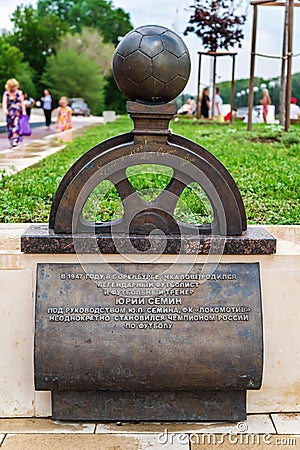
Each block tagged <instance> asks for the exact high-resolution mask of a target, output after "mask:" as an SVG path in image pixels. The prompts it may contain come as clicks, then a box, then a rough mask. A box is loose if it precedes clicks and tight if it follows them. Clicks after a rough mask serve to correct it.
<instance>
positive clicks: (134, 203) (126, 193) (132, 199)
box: [110, 170, 145, 214]
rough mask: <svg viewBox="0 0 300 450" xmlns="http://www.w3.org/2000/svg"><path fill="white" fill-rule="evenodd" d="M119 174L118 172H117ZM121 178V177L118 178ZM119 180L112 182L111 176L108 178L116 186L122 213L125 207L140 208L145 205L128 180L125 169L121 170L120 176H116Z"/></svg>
mask: <svg viewBox="0 0 300 450" xmlns="http://www.w3.org/2000/svg"><path fill="white" fill-rule="evenodd" d="M118 175H119V174H118ZM120 178H121V179H120ZM118 179H119V180H120V181H117V182H114V179H113V177H112V178H111V179H110V181H111V182H112V183H114V185H115V186H116V189H117V191H118V193H119V195H120V198H121V200H122V203H123V207H124V214H126V210H125V209H126V208H130V209H133V208H134V209H140V208H143V207H144V206H145V202H144V201H143V200H142V199H141V197H140V196H139V195H138V193H137V192H136V190H135V189H134V187H133V186H132V184H131V183H130V181H129V180H128V178H127V176H126V173H125V170H124V171H122V172H121V177H120V176H118Z"/></svg>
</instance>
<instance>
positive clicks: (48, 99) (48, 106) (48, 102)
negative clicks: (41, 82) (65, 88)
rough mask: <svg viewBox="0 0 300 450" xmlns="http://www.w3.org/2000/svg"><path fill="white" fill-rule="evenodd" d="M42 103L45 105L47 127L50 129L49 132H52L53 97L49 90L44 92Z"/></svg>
mask: <svg viewBox="0 0 300 450" xmlns="http://www.w3.org/2000/svg"><path fill="white" fill-rule="evenodd" d="M41 102H42V105H43V110H44V115H45V120H46V127H47V128H48V130H50V125H51V114H52V110H53V98H52V95H51V94H50V91H49V89H45V90H44V97H42V98H41Z"/></svg>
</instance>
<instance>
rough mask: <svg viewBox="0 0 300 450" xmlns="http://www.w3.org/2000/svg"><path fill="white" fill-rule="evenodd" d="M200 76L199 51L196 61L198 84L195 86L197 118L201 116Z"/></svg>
mask: <svg viewBox="0 0 300 450" xmlns="http://www.w3.org/2000/svg"><path fill="white" fill-rule="evenodd" d="M200 77H201V53H199V62H198V81H197V83H198V86H197V119H200V117H201V90H200V89H201V87H200Z"/></svg>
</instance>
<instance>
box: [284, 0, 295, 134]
mask: <svg viewBox="0 0 300 450" xmlns="http://www.w3.org/2000/svg"><path fill="white" fill-rule="evenodd" d="M293 12H294V0H289V3H288V45H287V75H286V92H285V94H286V95H285V127H284V129H285V131H289V129H290V102H291V96H292V53H293Z"/></svg>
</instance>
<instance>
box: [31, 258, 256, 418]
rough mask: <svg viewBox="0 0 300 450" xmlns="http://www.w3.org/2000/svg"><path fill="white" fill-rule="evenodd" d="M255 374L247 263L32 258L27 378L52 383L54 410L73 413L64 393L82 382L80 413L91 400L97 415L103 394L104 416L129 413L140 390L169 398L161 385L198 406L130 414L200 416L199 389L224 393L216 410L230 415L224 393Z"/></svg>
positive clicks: (239, 388) (252, 290) (242, 387)
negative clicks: (31, 351) (31, 365)
mask: <svg viewBox="0 0 300 450" xmlns="http://www.w3.org/2000/svg"><path fill="white" fill-rule="evenodd" d="M211 269H213V267H211ZM261 374H262V317H261V294H260V278H259V265H258V264H257V263H236V264H219V265H218V266H217V268H216V269H215V270H214V271H213V270H210V266H209V265H208V264H206V265H205V266H203V264H195V265H194V266H193V267H192V268H191V267H190V266H189V265H187V264H182V263H179V264H172V265H170V264H159V263H158V264H137V263H135V264H124V263H120V264H92V263H91V264H85V265H84V268H83V267H82V266H81V265H80V264H50V263H49V264H38V269H37V294H36V334H35V383H36V388H37V389H38V390H49V389H50V390H52V391H54V395H53V398H56V399H58V402H59V404H60V406H59V407H55V405H54V411H55V410H56V411H57V416H58V417H56V418H61V416H63V417H64V418H66V417H65V416H66V411H65V409H66V408H68V410H69V411H70V410H71V411H72V417H73V415H74V408H73V409H72V406H71V405H72V401H73V402H74V399H77V400H76V401H77V403H78V396H79V397H80V396H82V391H90V392H89V393H87V392H85V394H84V396H83V398H84V401H83V404H81V407H80V410H79V411H78V414H79V416H78V417H77V418H80V419H85V418H86V419H88V418H92V417H90V416H88V415H86V414H91V406H90V405H91V403H93V402H94V403H95V404H94V406H93V408H92V409H93V413H92V416H93V418H94V419H95V418H98V419H99V420H100V419H102V418H104V415H105V414H104V408H103V399H105V402H104V403H105V405H106V407H105V410H106V416H105V418H106V420H109V419H120V420H121V419H122V420H126V419H128V420H133V419H134V414H139V413H137V412H136V411H134V407H133V406H132V405H133V404H137V403H140V404H141V405H144V404H145V398H146V399H147V401H151V399H152V400H153V401H154V402H156V404H157V402H158V403H159V404H160V405H163V404H166V403H167V404H168V405H170V398H168V399H167V400H166V398H165V397H166V396H167V397H168V395H170V393H174V394H175V393H176V395H177V396H178V395H179V396H180V402H181V409H182V410H184V408H185V405H184V402H185V400H184V398H185V394H186V396H187V397H188V398H189V400H188V401H189V402H192V403H193V404H194V407H193V411H194V410H195V407H196V406H195V405H197V404H198V410H199V412H198V413H197V408H196V411H194V412H193V414H191V412H190V415H189V416H186V415H185V416H184V417H182V411H181V413H180V414H181V416H180V417H178V416H177V417H174V415H173V416H171V417H170V415H169V416H168V417H166V412H165V411H164V407H163V406H161V410H159V412H158V413H157V411H156V412H155V415H154V416H153V414H152V415H151V414H150V417H148V416H147V414H146V416H145V415H144V413H142V417H139V415H136V416H135V420H142V419H150V420H151V419H152V420H154V419H163V418H164V420H167V419H168V420H175V419H177V420H179V419H188V418H189V420H200V419H203V418H204V419H205V417H203V411H201V408H203V405H201V399H200V397H199V395H200V392H201V391H204V392H205V394H203V393H202V397H203V395H205V396H206V398H207V397H209V392H208V391H212V393H213V394H212V395H213V396H214V398H215V397H216V396H217V397H218V395H220V396H221V397H222V402H223V403H224V396H225V397H226V396H227V397H228V399H229V400H228V401H229V406H228V408H227V411H226V412H225V414H227V416H226V417H227V418H228V415H229V417H230V418H232V417H235V416H232V413H230V412H228V410H230V409H231V406H230V397H231V401H233V399H234V398H236V397H235V396H238V398H239V399H240V398H245V391H246V390H247V389H258V388H259V387H260V384H261ZM70 391H76V392H74V393H71V392H70ZM101 391H103V392H102V394H101ZM218 391H219V394H218ZM224 391H227V392H226V393H224ZM73 394H74V395H73ZM70 396H71V397H70ZM128 396H129V397H130V399H129V400H128V398H127V397H128ZM137 396H143V397H144V398H143V401H140V402H137V400H136V397H137ZM157 396H159V397H158V399H157ZM173 397H174V395H173ZM70 398H71V404H70ZM95 398H99V399H98V401H96V402H95ZM101 398H102V401H101ZM197 398H198V402H197ZM72 399H73V400H72ZM124 399H126V405H127V406H124ZM134 399H135V400H134ZM155 399H156V400H155ZM173 400H174V399H173ZM76 401H75V403H76ZM120 402H121V403H120ZM122 402H123V406H122V408H121V409H120V408H117V407H116V404H117V405H118V404H119V406H120V405H121V404H122ZM110 403H111V408H112V409H113V410H115V413H114V414H113V413H112V412H111V411H110V408H109V407H107V404H110ZM171 403H172V402H171ZM175 403H176V401H174V408H175V409H176V406H175ZM244 403H245V402H242V404H244ZM210 404H211V405H214V402H210ZM84 405H85V406H86V405H89V406H87V407H84ZM97 405H98V406H97ZM101 405H102V406H101ZM61 408H62V410H63V412H62V410H61ZM154 409H155V408H154ZM126 410H128V412H129V414H127V411H126ZM143 410H145V408H144V407H143ZM116 411H117V412H116ZM160 413H162V414H161V415H160ZM103 414H104V415H103ZM116 414H118V415H117V416H116ZM140 414H141V412H140ZM148 414H149V411H148ZM222 414H223V416H222V417H221V416H220V417H216V420H218V419H219V420H222V419H224V411H223V413H222ZM230 414H231V415H230ZM238 414H239V417H240V416H241V414H242V415H243V414H245V412H243V413H241V411H240V412H239V413H238ZM204 415H205V414H204ZM132 416H133V417H132ZM67 418H68V417H67ZM210 420H212V417H211V414H210Z"/></svg>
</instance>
